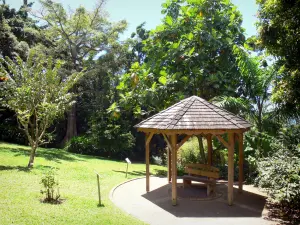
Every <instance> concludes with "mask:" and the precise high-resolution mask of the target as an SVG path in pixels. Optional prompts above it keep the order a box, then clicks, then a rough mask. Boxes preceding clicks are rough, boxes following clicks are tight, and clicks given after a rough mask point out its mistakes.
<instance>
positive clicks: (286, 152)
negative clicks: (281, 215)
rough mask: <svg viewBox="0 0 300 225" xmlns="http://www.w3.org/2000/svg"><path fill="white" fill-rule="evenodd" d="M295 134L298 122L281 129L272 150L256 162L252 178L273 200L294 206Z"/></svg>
mask: <svg viewBox="0 0 300 225" xmlns="http://www.w3.org/2000/svg"><path fill="white" fill-rule="evenodd" d="M299 133H300V127H299V125H298V126H291V127H288V128H284V129H282V130H281V132H280V135H279V138H278V140H277V141H275V142H273V144H272V147H273V149H274V153H272V154H271V155H270V156H269V157H265V158H262V159H261V160H260V161H259V163H258V171H259V176H258V177H257V180H256V182H257V184H258V185H259V186H260V187H262V188H266V189H267V190H268V193H269V194H270V196H271V197H272V198H273V199H274V200H275V201H277V202H279V203H281V204H283V205H286V206H288V207H289V208H295V209H299V207H300V139H299Z"/></svg>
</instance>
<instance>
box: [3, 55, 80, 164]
mask: <svg viewBox="0 0 300 225" xmlns="http://www.w3.org/2000/svg"><path fill="white" fill-rule="evenodd" d="M0 62H1V65H0V76H1V77H5V78H6V81H5V82H2V83H0V89H1V92H0V93H1V96H0V98H1V105H3V106H4V107H7V108H9V109H10V110H12V111H14V112H15V113H16V117H17V119H18V122H19V127H20V128H21V129H22V130H23V131H24V132H25V134H26V137H27V139H28V142H29V144H30V146H31V153H30V159H29V163H28V167H32V166H33V162H34V157H35V154H36V149H37V148H38V146H39V145H41V144H45V143H46V142H47V140H45V134H46V133H47V128H49V127H50V126H51V125H52V123H53V122H54V121H55V120H56V119H57V118H58V117H60V116H62V115H63V113H64V112H65V110H66V109H68V108H69V107H70V106H71V105H72V104H73V103H74V100H73V94H72V93H69V91H70V90H71V88H72V87H73V86H74V84H76V82H77V81H78V80H79V79H80V77H81V76H82V75H83V73H73V74H72V75H71V76H69V77H67V78H66V77H62V76H61V74H60V73H59V70H60V67H61V65H62V62H61V61H56V62H55V63H54V62H53V59H52V58H51V57H49V58H46V57H45V56H43V55H36V54H35V52H34V51H31V52H30V54H29V56H28V58H27V61H26V62H24V61H22V59H21V58H20V57H16V60H15V61H13V60H11V59H9V58H8V57H6V58H5V60H4V59H2V58H0Z"/></svg>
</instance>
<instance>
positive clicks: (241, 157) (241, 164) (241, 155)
mask: <svg viewBox="0 0 300 225" xmlns="http://www.w3.org/2000/svg"><path fill="white" fill-rule="evenodd" d="M243 136H244V135H243V133H240V134H239V192H240V193H242V191H243V181H244V147H243Z"/></svg>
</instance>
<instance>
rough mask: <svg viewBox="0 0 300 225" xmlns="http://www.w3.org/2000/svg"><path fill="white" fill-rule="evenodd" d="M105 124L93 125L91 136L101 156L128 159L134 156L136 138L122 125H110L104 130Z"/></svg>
mask: <svg viewBox="0 0 300 225" xmlns="http://www.w3.org/2000/svg"><path fill="white" fill-rule="evenodd" d="M102 125H103V123H101V122H98V123H95V124H94V125H92V127H91V135H92V140H93V143H94V144H95V146H96V147H97V148H98V149H100V152H99V155H101V156H108V157H113V158H118V159H120V158H121V159H122V158H126V157H128V156H130V155H132V148H133V146H134V142H135V138H134V137H133V135H132V134H131V132H130V131H128V130H127V129H126V127H123V125H121V124H116V123H109V124H107V125H106V127H105V128H104V127H103V126H102Z"/></svg>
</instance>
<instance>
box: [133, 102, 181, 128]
mask: <svg viewBox="0 0 300 225" xmlns="http://www.w3.org/2000/svg"><path fill="white" fill-rule="evenodd" d="M184 100H186V99H182V100H181V101H179V102H177V103H175V104H174V105H171V106H169V107H168V108H166V109H164V110H162V111H160V112H158V113H155V114H154V115H152V116H150V117H149V118H147V119H145V120H142V121H141V122H139V123H138V124H136V125H134V126H133V127H138V126H139V125H140V124H141V123H145V122H147V121H148V120H150V119H152V118H154V117H155V116H157V115H159V114H161V113H163V112H165V111H167V110H169V109H172V108H173V107H175V106H177V105H179V104H180V103H182V101H184Z"/></svg>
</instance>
